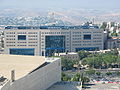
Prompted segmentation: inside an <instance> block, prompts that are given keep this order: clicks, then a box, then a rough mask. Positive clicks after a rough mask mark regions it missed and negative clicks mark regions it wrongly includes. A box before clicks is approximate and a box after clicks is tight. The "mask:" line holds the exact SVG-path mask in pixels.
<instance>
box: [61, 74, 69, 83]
mask: <svg viewBox="0 0 120 90" xmlns="http://www.w3.org/2000/svg"><path fill="white" fill-rule="evenodd" d="M70 79H71V78H70V77H69V76H68V75H66V74H65V73H63V72H62V76H61V80H62V81H70Z"/></svg>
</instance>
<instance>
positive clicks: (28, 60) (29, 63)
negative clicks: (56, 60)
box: [0, 55, 45, 80]
mask: <svg viewBox="0 0 120 90" xmlns="http://www.w3.org/2000/svg"><path fill="white" fill-rule="evenodd" d="M43 63H45V58H44V57H42V56H20V55H0V76H4V77H6V78H7V79H11V70H15V80H17V79H19V78H21V77H23V76H25V75H27V74H28V73H30V72H31V71H33V70H34V69H36V68H37V67H39V66H41V65H42V64H43Z"/></svg>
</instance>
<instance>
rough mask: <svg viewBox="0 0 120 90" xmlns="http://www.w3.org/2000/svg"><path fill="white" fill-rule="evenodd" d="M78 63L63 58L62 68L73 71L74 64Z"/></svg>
mask: <svg viewBox="0 0 120 90" xmlns="http://www.w3.org/2000/svg"><path fill="white" fill-rule="evenodd" d="M78 63H79V61H78V60H71V59H67V58H64V57H62V58H61V65H62V68H66V69H72V68H73V66H74V64H78Z"/></svg>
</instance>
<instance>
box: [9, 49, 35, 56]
mask: <svg viewBox="0 0 120 90" xmlns="http://www.w3.org/2000/svg"><path fill="white" fill-rule="evenodd" d="M10 54H13V55H32V56H34V48H10Z"/></svg>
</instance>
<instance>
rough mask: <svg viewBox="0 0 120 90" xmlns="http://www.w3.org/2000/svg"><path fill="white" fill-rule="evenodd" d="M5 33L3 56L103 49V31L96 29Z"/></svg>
mask: <svg viewBox="0 0 120 90" xmlns="http://www.w3.org/2000/svg"><path fill="white" fill-rule="evenodd" d="M6 29H7V30H6ZM6 29H5V31H4V35H5V36H4V37H5V40H4V47H5V54H17V55H39V56H51V55H53V54H54V53H62V52H77V51H80V50H89V51H92V50H102V49H103V47H104V45H103V44H104V34H103V30H102V29H99V27H97V26H40V27H27V26H26V27H25V26H19V27H6Z"/></svg>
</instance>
